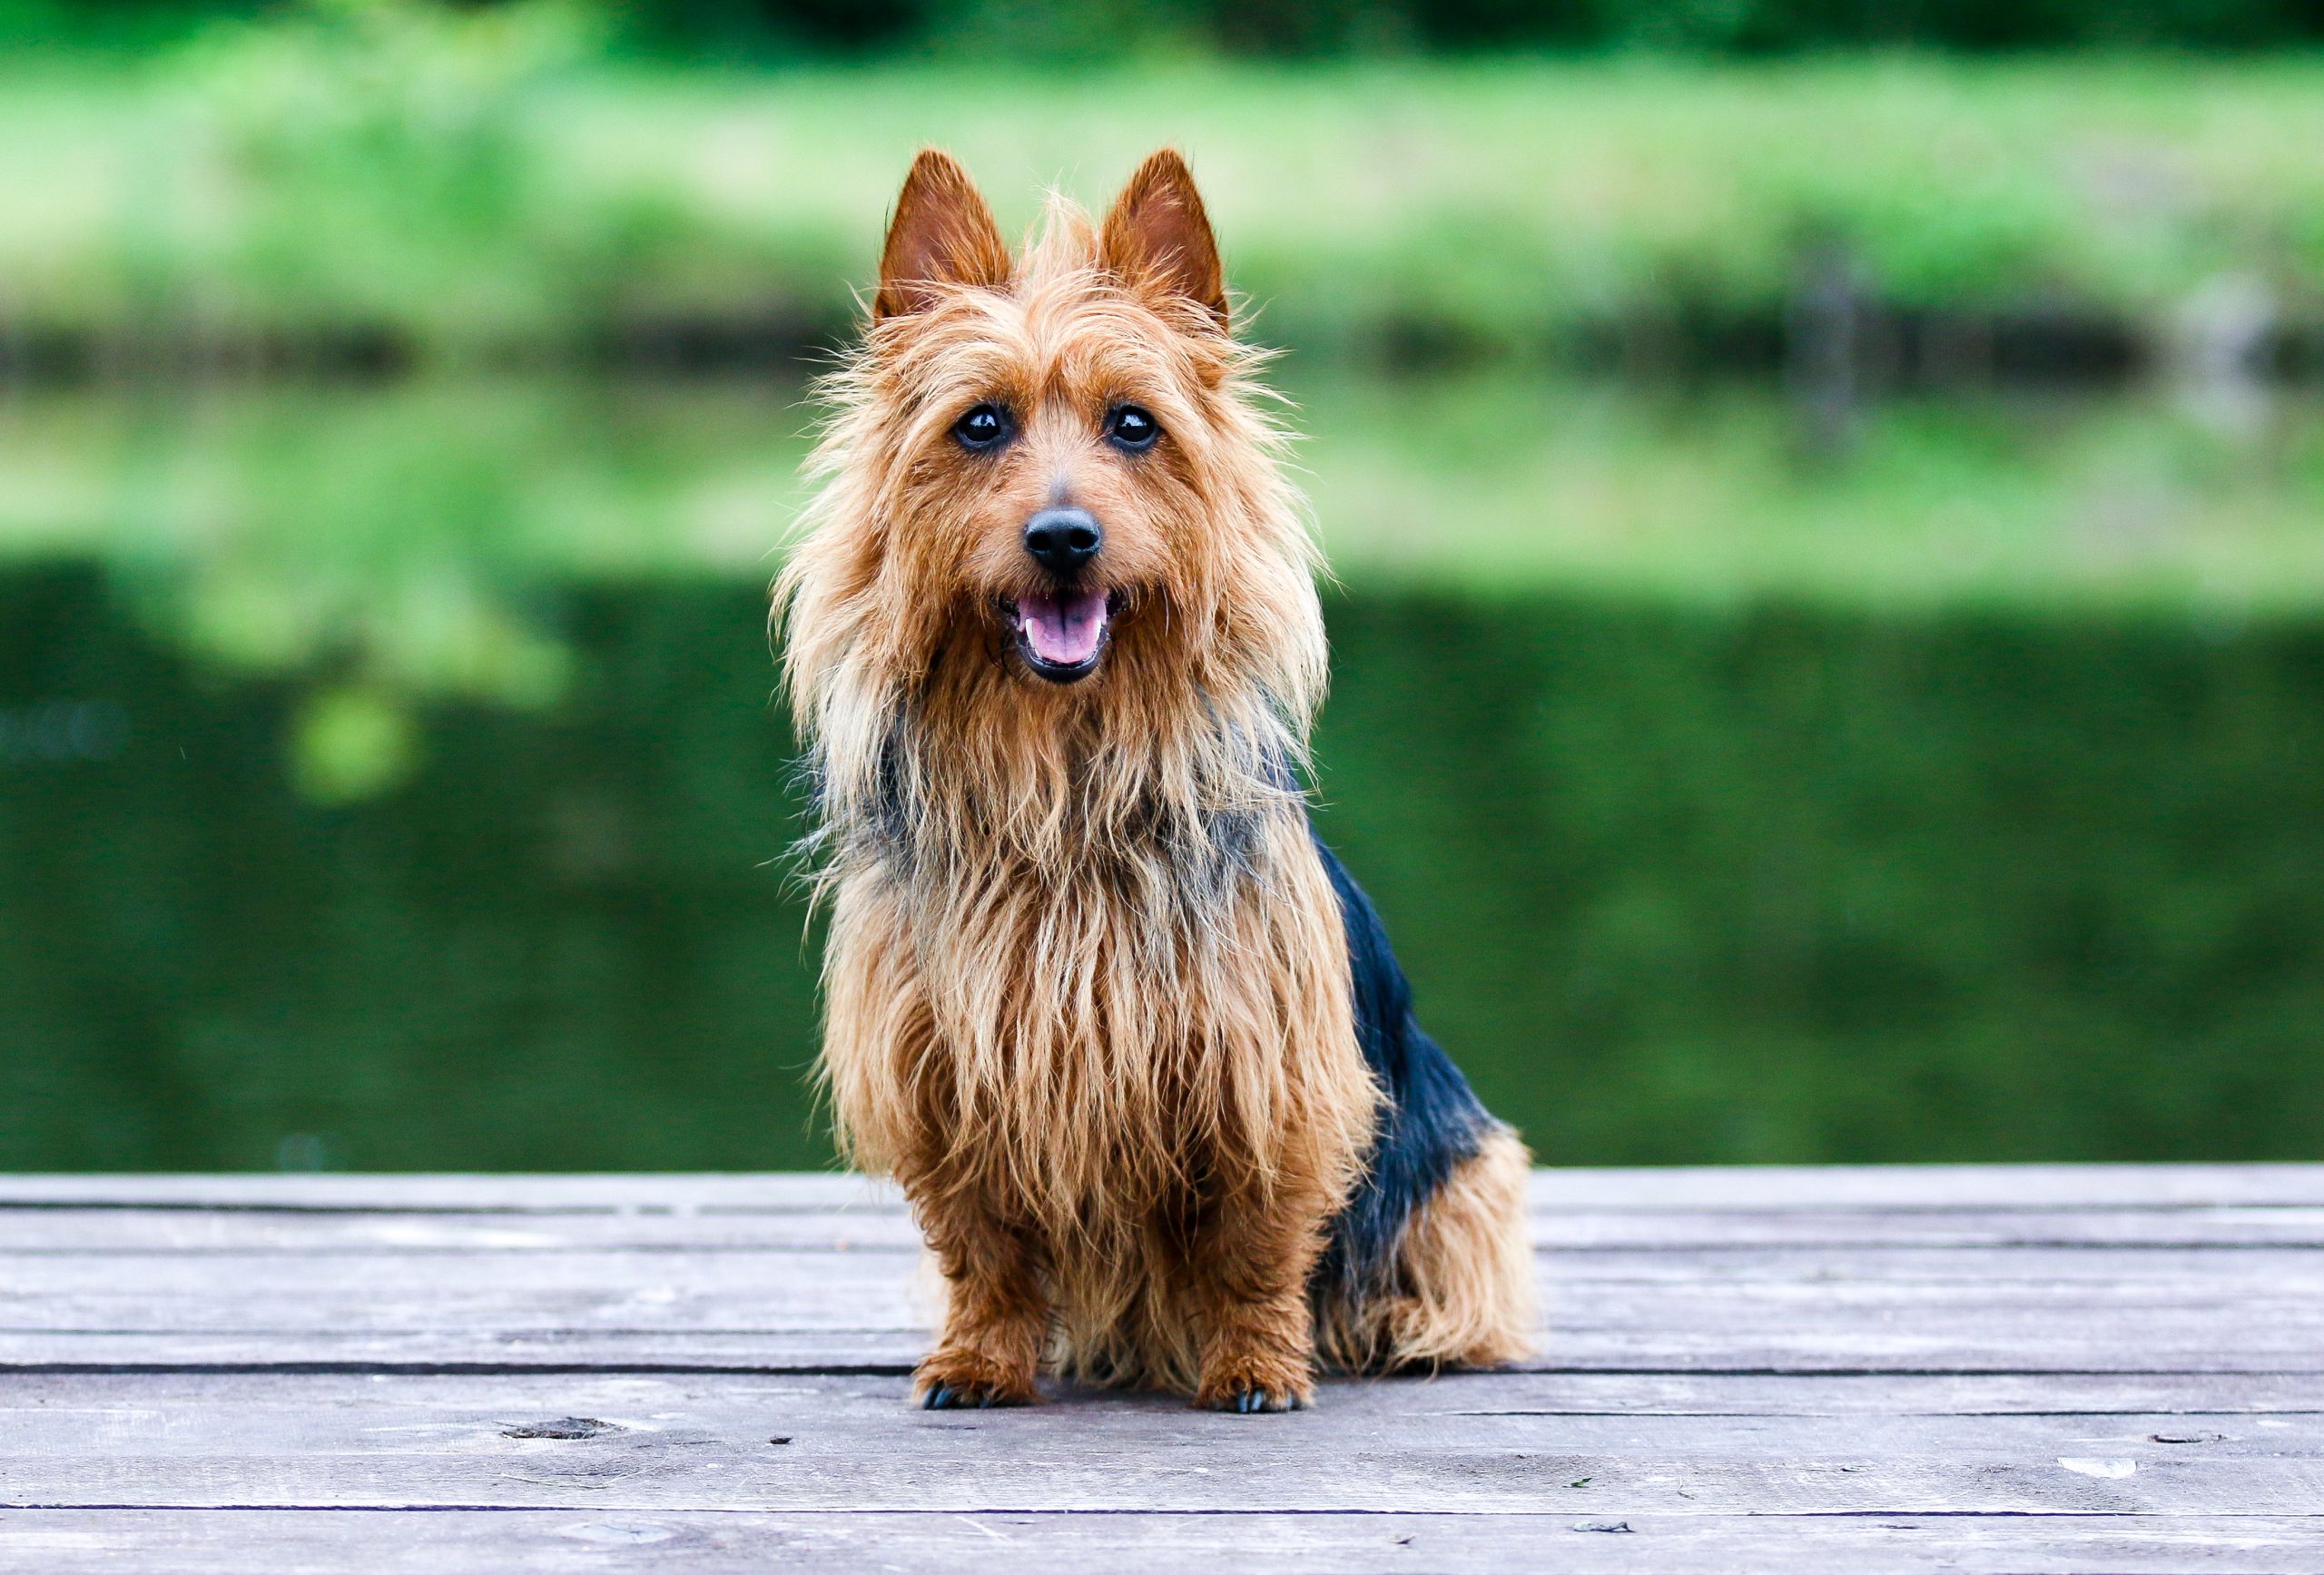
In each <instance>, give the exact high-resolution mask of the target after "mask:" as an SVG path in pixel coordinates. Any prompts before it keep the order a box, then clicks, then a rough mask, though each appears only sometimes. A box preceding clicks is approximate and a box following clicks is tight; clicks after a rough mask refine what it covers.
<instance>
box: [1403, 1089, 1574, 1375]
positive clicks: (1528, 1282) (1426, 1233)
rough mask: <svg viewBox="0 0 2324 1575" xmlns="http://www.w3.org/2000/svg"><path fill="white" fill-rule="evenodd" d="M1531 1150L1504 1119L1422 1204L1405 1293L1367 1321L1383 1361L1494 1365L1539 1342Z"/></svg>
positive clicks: (1409, 1229)
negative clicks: (1528, 1206)
mask: <svg viewBox="0 0 2324 1575" xmlns="http://www.w3.org/2000/svg"><path fill="white" fill-rule="evenodd" d="M1528 1167H1529V1166H1528V1156H1527V1154H1526V1152H1525V1146H1524V1145H1523V1144H1522V1143H1521V1142H1519V1141H1518V1139H1517V1135H1516V1134H1515V1133H1513V1132H1512V1131H1510V1130H1509V1129H1508V1128H1507V1127H1498V1128H1496V1129H1495V1130H1493V1131H1492V1132H1490V1133H1488V1134H1487V1135H1486V1136H1485V1137H1484V1138H1483V1140H1482V1143H1481V1144H1480V1146H1479V1147H1478V1150H1477V1152H1476V1153H1475V1154H1473V1155H1472V1156H1471V1157H1468V1158H1466V1159H1464V1160H1462V1161H1461V1162H1460V1164H1459V1165H1457V1166H1454V1168H1453V1170H1452V1174H1451V1175H1450V1176H1446V1177H1445V1178H1444V1181H1443V1185H1442V1186H1439V1187H1438V1188H1437V1189H1436V1190H1435V1191H1434V1192H1433V1193H1432V1194H1431V1195H1430V1196H1429V1197H1428V1199H1427V1200H1426V1201H1425V1202H1424V1203H1423V1204H1422V1205H1421V1206H1420V1207H1419V1208H1418V1209H1416V1210H1414V1211H1413V1216H1412V1218H1411V1219H1410V1220H1409V1221H1408V1222H1406V1224H1405V1226H1404V1232H1403V1239H1402V1240H1401V1241H1400V1242H1399V1243H1398V1244H1397V1251H1396V1275H1395V1276H1394V1278H1395V1285H1396V1289H1395V1292H1394V1293H1393V1294H1391V1295H1389V1296H1387V1297H1386V1298H1384V1300H1383V1301H1382V1302H1380V1303H1379V1304H1376V1305H1375V1306H1374V1307H1373V1308H1370V1309H1368V1310H1367V1311H1368V1312H1369V1314H1370V1316H1369V1317H1367V1318H1366V1319H1365V1320H1364V1321H1365V1322H1367V1323H1369V1324H1371V1325H1372V1338H1371V1340H1370V1342H1368V1343H1369V1344H1371V1346H1372V1349H1373V1350H1374V1351H1375V1352H1377V1353H1380V1354H1381V1355H1382V1357H1384V1360H1383V1361H1382V1362H1381V1363H1380V1364H1381V1365H1383V1366H1385V1367H1388V1368H1391V1369H1394V1368H1415V1367H1420V1368H1434V1367H1489V1366H1491V1365H1492V1364H1493V1363H1498V1362H1508V1361H1512V1360H1514V1359H1515V1358H1517V1357H1519V1356H1522V1355H1524V1354H1526V1353H1527V1352H1528V1351H1530V1350H1531V1349H1532V1346H1533V1334H1534V1316H1535V1314H1534V1293H1533V1251H1532V1245H1531V1240H1530V1238H1529V1235H1528V1232H1527V1229H1526V1220H1525V1181H1526V1174H1527V1170H1528Z"/></svg>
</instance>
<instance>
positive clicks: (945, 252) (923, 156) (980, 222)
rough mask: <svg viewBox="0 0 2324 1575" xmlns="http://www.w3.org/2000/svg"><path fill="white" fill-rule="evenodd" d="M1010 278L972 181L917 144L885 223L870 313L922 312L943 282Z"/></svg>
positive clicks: (947, 158)
mask: <svg viewBox="0 0 2324 1575" xmlns="http://www.w3.org/2000/svg"><path fill="white" fill-rule="evenodd" d="M1008 282H1009V246H1008V243H1007V242H1005V241H1002V240H1001V239H1000V226H999V225H997V224H995V223H994V222H993V221H992V210H991V209H990V208H988V207H986V206H985V202H984V198H983V196H982V195H981V194H980V192H978V191H977V183H976V182H974V181H972V180H970V178H969V172H968V171H966V170H964V169H962V168H961V167H960V161H959V160H958V159H955V158H954V157H952V155H951V154H950V153H939V152H938V151H937V150H936V149H934V148H922V149H921V151H920V156H919V157H918V158H916V159H914V160H913V161H912V162H911V174H909V175H906V176H905V177H904V189H903V194H902V195H901V196H899V197H898V198H897V199H896V216H895V217H894V218H893V219H891V220H890V221H889V222H888V244H887V245H886V247H885V248H883V249H882V250H881V253H880V293H879V295H878V297H877V298H876V299H875V300H873V302H872V311H873V314H874V315H875V316H879V317H883V318H888V317H900V316H901V315H903V314H904V313H906V312H914V311H925V310H927V309H928V308H929V307H931V306H932V305H934V304H935V302H936V300H937V298H938V296H939V295H940V293H941V291H940V288H938V287H941V286H943V285H948V284H976V285H1002V284H1006V283H1008Z"/></svg>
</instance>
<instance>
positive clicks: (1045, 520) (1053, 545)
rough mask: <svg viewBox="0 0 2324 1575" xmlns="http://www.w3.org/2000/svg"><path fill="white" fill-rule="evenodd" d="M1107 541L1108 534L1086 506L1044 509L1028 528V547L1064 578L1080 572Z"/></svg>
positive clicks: (1049, 567)
mask: <svg viewBox="0 0 2324 1575" xmlns="http://www.w3.org/2000/svg"><path fill="white" fill-rule="evenodd" d="M1105 541H1106V533H1105V532H1104V531H1102V530H1099V529H1098V521H1097V518H1096V517H1095V516H1093V515H1092V514H1090V512H1089V511H1088V509H1086V508H1044V509H1043V510H1041V511H1040V513H1039V514H1037V515H1035V516H1033V517H1032V520H1031V521H1030V523H1029V524H1028V525H1027V526H1026V527H1025V550H1026V551H1027V552H1029V553H1030V554H1032V555H1033V561H1034V562H1035V563H1037V564H1039V565H1040V566H1042V567H1043V568H1045V569H1047V570H1049V573H1051V574H1053V575H1056V576H1058V577H1059V578H1060V579H1066V578H1070V577H1071V576H1074V575H1077V574H1078V573H1080V572H1081V566H1082V565H1084V564H1086V563H1088V561H1089V560H1090V559H1091V558H1093V557H1096V556H1098V548H1099V547H1100V546H1104V545H1105Z"/></svg>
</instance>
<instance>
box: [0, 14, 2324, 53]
mask: <svg viewBox="0 0 2324 1575" xmlns="http://www.w3.org/2000/svg"><path fill="white" fill-rule="evenodd" d="M291 3H294V0H108V4H106V5H102V6H97V5H77V4H74V0H0V29H5V31H0V37H13V38H16V39H21V40H25V41H28V42H38V43H44V44H74V45H80V46H84V47H87V46H93V45H94V46H99V47H116V48H117V47H140V46H143V47H150V46H152V45H153V44H158V43H165V42H168V41H172V40H174V39H177V38H182V37H183V36H185V35H186V34H188V33H190V32H192V31H193V30H195V29H197V28H199V27H200V26H202V25H203V24H205V23H207V22H209V21H211V20H212V19H213V18H216V17H219V16H263V15H268V14H270V13H272V12H279V11H281V10H282V9H284V8H285V7H286V5H289V4H291ZM605 14H606V15H607V16H608V17H610V18H611V19H613V20H614V22H615V24H616V25H617V26H618V27H619V29H620V34H621V36H622V38H623V39H624V41H625V43H627V44H630V45H631V46H632V47H635V48H640V49H645V50H652V51H656V52H660V53H665V54H669V55H672V56H674V57H676V58H680V59H701V58H704V57H709V58H715V59H734V58H737V57H740V58H745V59H753V60H763V59H767V58H783V57H791V56H796V55H798V54H854V55H862V54H895V53H941V54H958V55H963V56H968V57H972V58H973V57H984V56H991V55H996V54H1000V55H1004V56H1006V57H1009V58H1017V57H1020V56H1021V55H1022V54H1028V53H1029V54H1044V55H1049V56H1055V57H1065V58H1073V59H1111V58H1118V57H1121V56H1123V55H1128V54H1139V53H1149V52H1157V51H1168V50H1179V51H1183V50H1187V49H1194V48H1207V49H1213V50H1220V51H1226V52H1232V53H1237V54H1278V55H1289V56H1314V55H1328V54H1362V53H1374V54H1376V53H1383V52H1387V51H1426V52H1434V53H1467V52H1477V51H1487V50H1509V49H1534V50H1539V49H1558V50H1590V49H1625V48H1628V49H1636V48H1650V49H1661V50H1690V51H1702V52H1721V53H1735V54H1764V53H1773V52H1782V51H1797V50H1806V49H1831V48H1835V47H1864V46H1872V47H1879V48H1896V47H1899V46H1940V47H1945V48H1950V49H1958V50H2012V49H2016V50H2024V49H2042V48H2057V47H2060V46H2075V45H2083V46H2087V45H2098V46H2102V47H2117V48H2119V47H2124V46H2139V45H2169V46H2175V47H2181V48H2194V49H2251V48H2255V47H2261V46H2267V45H2281V44H2302V43H2312V42H2314V41H2316V40H2318V39H2319V38H2324V7H2319V5H2316V4H2314V0H2152V3H2150V4H2145V5H2107V4H2104V3H2102V0H2034V3H2024V0H947V3H943V4H939V3H938V0H608V3H607V5H606V8H605Z"/></svg>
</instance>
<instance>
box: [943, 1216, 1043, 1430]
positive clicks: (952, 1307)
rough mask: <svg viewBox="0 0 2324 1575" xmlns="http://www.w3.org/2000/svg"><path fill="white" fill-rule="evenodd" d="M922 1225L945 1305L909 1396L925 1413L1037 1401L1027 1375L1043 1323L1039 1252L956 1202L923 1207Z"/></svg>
mask: <svg viewBox="0 0 2324 1575" xmlns="http://www.w3.org/2000/svg"><path fill="white" fill-rule="evenodd" d="M921 1227H922V1228H923V1229H925V1230H926V1231H927V1233H928V1240H929V1245H931V1247H933V1248H934V1249H935V1252H936V1261H937V1264H938V1265H939V1266H940V1267H941V1268H942V1269H943V1271H944V1284H945V1289H946V1292H947V1299H946V1306H945V1312H944V1332H943V1334H942V1336H941V1338H940V1339H939V1340H938V1341H937V1344H936V1349H935V1350H934V1351H932V1352H931V1353H930V1354H929V1356H928V1359H927V1360H926V1361H924V1362H922V1363H921V1364H920V1368H919V1370H918V1372H916V1373H914V1374H913V1377H912V1393H914V1394H915V1395H916V1396H918V1397H919V1400H920V1403H921V1404H922V1405H924V1406H926V1407H927V1408H928V1409H929V1410H931V1411H941V1410H944V1409H947V1408H948V1407H953V1406H965V1405H974V1406H986V1405H1025V1404H1029V1403H1031V1402H1032V1401H1034V1400H1036V1399H1038V1398H1039V1395H1037V1394H1036V1393H1035V1392H1034V1388H1033V1375H1034V1373H1035V1372H1036V1371H1038V1370H1039V1365H1040V1360H1041V1348H1042V1346H1043V1345H1044V1344H1046V1343H1047V1341H1048V1339H1049V1296H1048V1294H1047V1292H1046V1290H1045V1289H1044V1288H1043V1285H1042V1283H1041V1255H1040V1253H1039V1249H1038V1247H1037V1246H1036V1245H1035V1244H1034V1243H1033V1241H1032V1240H1031V1239H1030V1238H1029V1236H1028V1235H1026V1234H1025V1233H1024V1232H1022V1231H1019V1230H1017V1229H1014V1228H1012V1227H1010V1226H1006V1225H1003V1224H1001V1223H1000V1221H997V1220H995V1219H993V1218H992V1217H991V1216H990V1215H988V1214H986V1213H985V1212H984V1211H983V1210H981V1209H980V1208H978V1207H977V1206H975V1205H974V1204H973V1203H970V1202H967V1201H964V1200H962V1199H960V1198H959V1197H949V1198H942V1199H939V1200H934V1201H931V1202H930V1203H927V1204H924V1205H923V1206H921Z"/></svg>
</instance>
